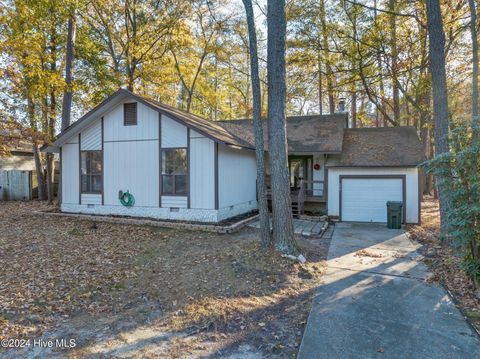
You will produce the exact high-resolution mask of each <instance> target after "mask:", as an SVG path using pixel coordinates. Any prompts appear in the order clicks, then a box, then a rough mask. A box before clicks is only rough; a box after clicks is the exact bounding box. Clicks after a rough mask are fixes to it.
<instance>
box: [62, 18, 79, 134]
mask: <svg viewBox="0 0 480 359" xmlns="http://www.w3.org/2000/svg"><path fill="white" fill-rule="evenodd" d="M67 26H68V30H67V46H66V56H65V90H64V92H63V101H62V131H63V130H65V129H66V128H67V127H68V126H70V121H71V113H72V98H73V89H72V82H73V70H74V67H73V66H74V61H75V39H76V34H77V20H76V18H75V10H72V13H71V15H70V16H69V18H68V25H67Z"/></svg>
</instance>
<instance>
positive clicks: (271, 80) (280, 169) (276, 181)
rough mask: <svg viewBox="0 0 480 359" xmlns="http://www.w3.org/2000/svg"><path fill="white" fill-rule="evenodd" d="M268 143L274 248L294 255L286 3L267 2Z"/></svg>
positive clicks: (282, 1) (275, 0) (272, 0)
mask: <svg viewBox="0 0 480 359" xmlns="http://www.w3.org/2000/svg"><path fill="white" fill-rule="evenodd" d="M267 8H268V9H267V11H268V12H267V28H268V37H267V78H268V140H269V153H270V165H271V175H272V209H273V237H274V240H275V248H276V249H277V250H279V251H281V252H284V253H296V252H297V251H298V250H297V245H296V242H295V238H294V236H293V218H292V207H291V199H290V183H289V178H288V156H287V136H286V117H285V102H286V70H285V37H286V19H285V0H268V1H267Z"/></svg>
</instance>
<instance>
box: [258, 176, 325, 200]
mask: <svg viewBox="0 0 480 359" xmlns="http://www.w3.org/2000/svg"><path fill="white" fill-rule="evenodd" d="M302 183H303V193H304V196H305V199H308V198H309V197H317V198H322V197H324V194H325V193H324V188H325V181H313V180H312V181H308V180H300V182H299V183H298V186H297V187H290V191H291V193H292V195H294V196H297V195H298V194H299V191H300V188H301V187H302ZM267 193H268V194H270V193H271V183H270V179H269V178H267Z"/></svg>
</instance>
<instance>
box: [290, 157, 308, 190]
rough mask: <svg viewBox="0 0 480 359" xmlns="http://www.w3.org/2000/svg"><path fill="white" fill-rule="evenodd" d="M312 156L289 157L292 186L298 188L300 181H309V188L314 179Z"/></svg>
mask: <svg viewBox="0 0 480 359" xmlns="http://www.w3.org/2000/svg"><path fill="white" fill-rule="evenodd" d="M312 163H313V158H312V156H290V157H289V158H288V169H289V174H290V187H292V189H298V188H299V186H300V181H301V180H302V179H303V180H305V181H307V183H306V187H307V189H309V187H310V183H309V182H308V181H311V180H312Z"/></svg>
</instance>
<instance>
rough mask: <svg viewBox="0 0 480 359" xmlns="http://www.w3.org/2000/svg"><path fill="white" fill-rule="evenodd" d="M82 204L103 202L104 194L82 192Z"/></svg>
mask: <svg viewBox="0 0 480 359" xmlns="http://www.w3.org/2000/svg"><path fill="white" fill-rule="evenodd" d="M82 204H95V205H101V204H102V195H101V194H92V193H82Z"/></svg>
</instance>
